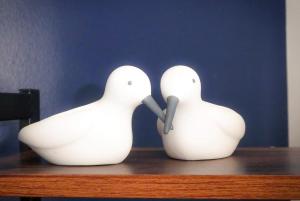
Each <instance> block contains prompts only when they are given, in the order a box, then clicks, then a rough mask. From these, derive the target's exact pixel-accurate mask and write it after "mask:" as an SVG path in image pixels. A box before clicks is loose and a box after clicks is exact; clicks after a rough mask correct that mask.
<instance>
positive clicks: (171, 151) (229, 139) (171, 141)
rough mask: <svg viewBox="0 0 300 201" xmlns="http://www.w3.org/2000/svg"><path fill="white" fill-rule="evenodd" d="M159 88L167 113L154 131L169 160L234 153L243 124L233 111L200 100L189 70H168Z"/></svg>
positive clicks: (198, 85)
mask: <svg viewBox="0 0 300 201" xmlns="http://www.w3.org/2000/svg"><path fill="white" fill-rule="evenodd" d="M160 87H161V93H162V96H163V98H164V100H165V101H166V102H167V110H166V117H165V121H164V122H165V123H163V121H161V120H158V121H157V128H158V131H159V133H160V134H161V137H162V141H163V145H164V149H165V151H166V153H167V154H168V155H169V156H170V157H172V158H175V159H182V160H205V159H217V158H223V157H227V156H230V155H231V154H232V153H233V152H234V150H235V148H236V147H237V145H238V143H239V141H240V139H241V138H242V137H243V136H244V133H245V122H244V120H243V118H242V117H241V116H240V115H239V114H238V113H236V112H235V111H233V110H231V109H229V108H226V107H222V106H219V105H215V104H212V103H208V102H205V101H203V100H202V99H201V93H200V91H201V82H200V78H199V76H198V75H197V73H196V72H195V71H194V70H193V69H192V68H189V67H187V66H174V67H172V68H170V69H168V70H167V71H166V72H165V73H164V74H163V76H162V78H161V82H160ZM175 111H176V113H175ZM163 119H164V118H163ZM171 124H172V125H173V127H172V129H171Z"/></svg>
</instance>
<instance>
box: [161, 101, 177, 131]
mask: <svg viewBox="0 0 300 201" xmlns="http://www.w3.org/2000/svg"><path fill="white" fill-rule="evenodd" d="M178 102H179V99H178V98H177V97H176V96H169V97H168V98H167V113H166V118H165V126H164V133H165V134H168V133H169V131H170V130H171V129H172V121H173V119H174V116H175V112H176V108H177V104H178Z"/></svg>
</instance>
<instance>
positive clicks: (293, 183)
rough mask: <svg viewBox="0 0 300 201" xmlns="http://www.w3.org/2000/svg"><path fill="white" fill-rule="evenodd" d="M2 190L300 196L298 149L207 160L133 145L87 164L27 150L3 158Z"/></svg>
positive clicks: (38, 194) (238, 153)
mask: <svg viewBox="0 0 300 201" xmlns="http://www.w3.org/2000/svg"><path fill="white" fill-rule="evenodd" d="M21 158H22V160H23V161H25V162H21ZM0 196H31V197H94V198H96V197H97V198H205V199H300V149H299V148H240V149H238V150H237V151H236V152H235V153H234V154H233V156H231V157H228V158H225V159H219V160H209V161H179V160H173V159H170V158H168V157H167V156H166V155H165V153H164V152H163V151H162V150H158V149H135V150H134V151H132V152H131V153H130V155H129V157H128V158H127V159H126V160H125V162H124V163H122V164H118V165H110V166H89V167H66V166H55V165H51V164H48V163H42V164H39V163H38V162H36V160H35V159H34V154H32V153H31V152H26V153H23V154H21V155H18V156H10V157H5V158H3V157H2V158H1V159H0Z"/></svg>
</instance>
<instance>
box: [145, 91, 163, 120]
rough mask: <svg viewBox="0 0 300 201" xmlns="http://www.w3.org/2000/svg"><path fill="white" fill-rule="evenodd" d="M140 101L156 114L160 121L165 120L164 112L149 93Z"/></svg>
mask: <svg viewBox="0 0 300 201" xmlns="http://www.w3.org/2000/svg"><path fill="white" fill-rule="evenodd" d="M142 103H144V104H145V105H146V106H147V107H148V108H149V109H150V110H151V111H152V112H153V113H154V114H156V115H157V117H158V118H159V119H160V120H161V121H162V122H164V121H165V113H164V112H163V111H162V109H161V108H160V107H159V105H158V104H157V102H156V101H155V100H154V98H153V97H152V96H151V95H149V96H147V97H146V98H144V100H143V101H142Z"/></svg>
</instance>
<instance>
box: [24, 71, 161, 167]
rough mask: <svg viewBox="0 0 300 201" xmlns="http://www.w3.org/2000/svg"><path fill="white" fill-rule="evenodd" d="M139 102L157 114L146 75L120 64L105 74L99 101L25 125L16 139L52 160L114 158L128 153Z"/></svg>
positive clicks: (107, 160)
mask: <svg viewBox="0 0 300 201" xmlns="http://www.w3.org/2000/svg"><path fill="white" fill-rule="evenodd" d="M142 102H143V103H145V104H146V105H147V106H148V107H150V109H151V110H153V111H154V112H155V113H157V114H158V115H159V116H161V117H162V115H163V112H162V111H161V109H160V108H159V106H158V105H157V104H156V102H155V101H154V99H153V98H152V96H151V84H150V80H149V78H148V76H147V75H146V74H145V73H144V72H143V71H142V70H140V69H139V68H136V67H133V66H121V67H119V68H117V69H116V70H114V71H113V72H112V73H111V74H110V76H109V78H108V80H107V83H106V86H105V92H104V95H103V97H102V98H101V99H100V100H98V101H96V102H93V103H91V104H88V105H84V106H81V107H78V108H75V109H72V110H69V111H66V112H62V113H59V114H56V115H54V116H51V117H48V118H46V119H44V120H42V121H39V122H37V123H34V124H31V125H29V126H26V127H24V128H23V129H22V130H21V131H20V133H19V140H20V141H22V142H23V143H25V144H27V145H28V146H30V147H31V148H32V149H33V150H34V151H35V152H37V153H38V154H39V155H40V156H42V157H43V158H44V159H46V160H47V161H49V162H51V163H53V164H58V165H105V164H116V163H120V162H122V161H123V160H124V159H125V158H126V157H127V155H128V154H129V152H130V149H131V146H132V126H131V121H132V115H133V111H134V110H135V108H136V107H137V106H138V105H140V104H141V103H142Z"/></svg>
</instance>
